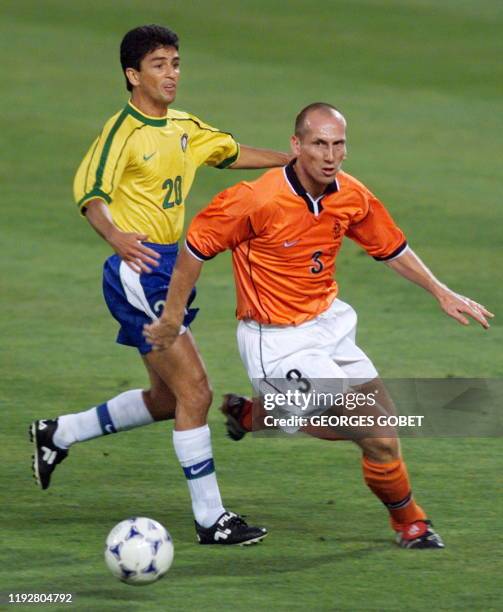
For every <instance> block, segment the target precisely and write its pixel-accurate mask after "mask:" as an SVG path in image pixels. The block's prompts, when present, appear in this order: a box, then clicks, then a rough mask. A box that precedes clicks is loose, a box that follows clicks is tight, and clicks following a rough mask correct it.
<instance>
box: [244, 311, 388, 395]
mask: <svg viewBox="0 0 503 612" xmlns="http://www.w3.org/2000/svg"><path fill="white" fill-rule="evenodd" d="M356 320H357V317H356V312H355V311H354V309H353V308H352V307H351V306H350V305H349V304H346V303H345V302H342V301H341V300H337V299H336V300H335V301H334V302H333V303H332V305H331V306H330V307H329V308H328V309H327V310H326V311H325V312H323V313H322V314H320V315H318V316H317V317H316V318H315V319H312V320H311V321H307V322H306V323H302V324H301V325H297V326H293V325H263V324H259V323H256V322H255V321H252V320H244V321H240V323H239V325H238V329H237V339H238V347H239V352H240V355H241V359H242V361H243V364H244V366H245V368H246V371H247V372H248V376H249V378H250V380H251V382H252V384H253V386H254V389H255V391H256V392H258V393H262V394H263V393H264V392H267V387H268V386H269V387H272V388H276V389H277V388H278V385H279V386H281V381H293V382H297V383H299V382H300V384H297V388H299V389H300V390H301V391H302V390H303V388H302V384H303V383H302V381H304V383H306V381H312V380H314V381H315V385H316V387H317V390H318V391H328V390H330V391H331V392H334V391H335V392H341V393H344V392H345V391H346V390H347V389H348V388H349V387H350V386H353V385H360V384H363V383H365V382H368V381H370V380H373V379H374V378H376V377H377V376H378V373H377V370H376V369H375V367H374V365H373V363H372V362H371V361H370V359H369V358H368V357H367V355H366V354H365V353H364V352H363V351H362V350H361V349H360V348H359V347H358V346H357V345H356V343H355V336H356ZM306 386H307V384H304V390H305V387H306ZM282 388H284V387H282ZM278 390H279V389H278ZM269 391H271V389H269Z"/></svg>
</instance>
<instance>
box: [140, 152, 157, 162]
mask: <svg viewBox="0 0 503 612" xmlns="http://www.w3.org/2000/svg"><path fill="white" fill-rule="evenodd" d="M156 153H157V151H154V152H153V153H151V154H150V155H145V154H144V155H143V161H148V160H149V159H151V158H152V157H154V155H155V154H156Z"/></svg>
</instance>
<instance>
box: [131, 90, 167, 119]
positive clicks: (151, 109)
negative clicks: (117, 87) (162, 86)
mask: <svg viewBox="0 0 503 612" xmlns="http://www.w3.org/2000/svg"><path fill="white" fill-rule="evenodd" d="M131 104H133V106H135V107H136V108H137V109H138V110H139V111H140V112H142V113H143V114H144V115H148V116H149V117H165V116H166V114H167V113H168V105H167V104H162V103H159V102H155V101H154V100H152V99H151V98H147V97H145V96H143V95H142V94H141V93H140V92H136V91H133V93H132V94H131Z"/></svg>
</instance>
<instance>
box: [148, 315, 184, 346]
mask: <svg viewBox="0 0 503 612" xmlns="http://www.w3.org/2000/svg"><path fill="white" fill-rule="evenodd" d="M179 333H180V325H179V324H176V323H174V322H173V321H170V320H169V319H163V318H162V317H161V318H160V319H157V321H154V322H153V323H150V324H147V325H144V326H143V336H144V337H145V339H146V340H147V342H149V343H150V344H151V345H152V348H153V350H154V351H165V350H166V349H168V348H169V347H170V346H171V345H172V344H173V343H174V342H175V340H176V339H177V338H178V335H179Z"/></svg>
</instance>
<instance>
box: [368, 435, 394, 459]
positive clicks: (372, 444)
mask: <svg viewBox="0 0 503 612" xmlns="http://www.w3.org/2000/svg"><path fill="white" fill-rule="evenodd" d="M360 447H361V448H362V450H363V453H364V455H365V456H366V457H368V458H369V459H370V461H376V462H377V463H389V462H390V461H394V460H395V459H398V458H399V457H400V443H399V441H398V438H366V439H365V440H361V442H360Z"/></svg>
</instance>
